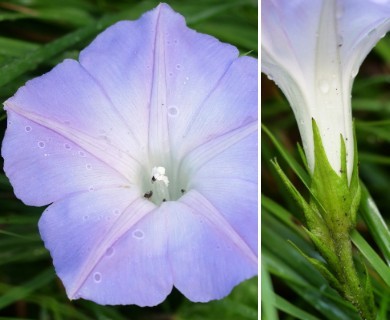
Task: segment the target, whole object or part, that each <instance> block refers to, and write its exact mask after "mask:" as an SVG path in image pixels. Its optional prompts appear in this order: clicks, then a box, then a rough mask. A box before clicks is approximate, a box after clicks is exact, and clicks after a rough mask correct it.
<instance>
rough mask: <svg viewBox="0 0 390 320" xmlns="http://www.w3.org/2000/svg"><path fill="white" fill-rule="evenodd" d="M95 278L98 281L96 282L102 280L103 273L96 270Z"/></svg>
mask: <svg viewBox="0 0 390 320" xmlns="http://www.w3.org/2000/svg"><path fill="white" fill-rule="evenodd" d="M93 280H94V281H95V282H96V283H99V282H100V281H102V275H101V273H100V272H95V273H94V275H93Z"/></svg>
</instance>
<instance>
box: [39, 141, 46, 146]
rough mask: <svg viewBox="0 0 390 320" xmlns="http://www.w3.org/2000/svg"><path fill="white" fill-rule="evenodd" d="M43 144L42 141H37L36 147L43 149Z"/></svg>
mask: <svg viewBox="0 0 390 320" xmlns="http://www.w3.org/2000/svg"><path fill="white" fill-rule="evenodd" d="M45 145H46V144H45V143H44V142H43V141H38V147H39V148H44V147H45Z"/></svg>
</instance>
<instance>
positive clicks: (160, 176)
mask: <svg viewBox="0 0 390 320" xmlns="http://www.w3.org/2000/svg"><path fill="white" fill-rule="evenodd" d="M152 178H154V179H156V180H157V181H162V182H164V183H165V185H166V186H168V184H169V180H168V177H167V176H166V175H165V168H164V167H154V168H153V169H152Z"/></svg>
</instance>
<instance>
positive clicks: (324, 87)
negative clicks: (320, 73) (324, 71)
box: [319, 79, 329, 94]
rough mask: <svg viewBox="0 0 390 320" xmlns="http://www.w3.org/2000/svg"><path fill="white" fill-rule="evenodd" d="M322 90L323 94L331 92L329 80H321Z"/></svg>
mask: <svg viewBox="0 0 390 320" xmlns="http://www.w3.org/2000/svg"><path fill="white" fill-rule="evenodd" d="M319 86H320V91H321V92H322V93H323V94H327V93H328V92H329V82H328V81H327V80H324V79H323V80H321V81H320V83H319Z"/></svg>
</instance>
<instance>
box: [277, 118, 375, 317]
mask: <svg viewBox="0 0 390 320" xmlns="http://www.w3.org/2000/svg"><path fill="white" fill-rule="evenodd" d="M312 125H313V137H314V148H315V152H314V154H315V166H314V171H313V173H312V174H311V185H310V194H311V197H310V201H309V202H306V200H305V199H304V198H303V197H302V196H301V194H300V193H299V191H298V190H297V189H296V188H295V187H294V186H293V184H292V183H291V182H290V181H289V180H288V178H287V176H286V175H285V174H284V172H283V171H282V169H281V168H280V166H279V165H278V163H277V162H276V161H273V164H274V166H275V168H276V170H277V172H278V174H279V175H280V176H281V178H282V180H283V182H284V183H285V184H286V186H287V188H288V189H289V191H290V192H291V194H292V195H293V197H294V198H295V200H297V202H298V203H299V205H300V207H301V208H302V210H303V212H304V215H305V220H306V224H307V228H305V231H306V233H307V234H308V236H309V237H310V239H311V240H312V241H313V243H314V244H315V246H316V248H317V250H318V251H319V252H320V254H321V256H322V257H323V258H324V261H325V262H323V261H319V260H317V259H314V258H311V257H308V256H307V255H306V254H304V253H303V252H302V251H301V250H300V249H298V248H297V250H298V251H300V252H301V254H303V255H304V256H305V257H306V258H307V259H308V261H309V262H310V263H311V264H312V265H313V266H314V267H315V268H316V269H317V270H318V271H319V272H320V273H321V274H322V275H323V276H324V277H325V278H326V279H327V280H328V282H329V284H330V285H331V286H332V287H333V288H334V289H335V290H337V291H338V292H339V293H340V295H341V296H343V297H344V298H345V299H346V300H348V301H349V302H351V303H352V304H353V305H354V306H355V308H356V309H357V311H358V312H359V314H360V316H361V317H362V319H375V306H374V300H373V293H372V288H371V284H370V281H369V277H368V276H367V274H366V271H365V268H364V266H362V265H359V264H357V263H355V261H354V259H353V247H352V243H351V239H350V232H351V231H352V230H353V229H354V227H355V225H356V214H357V210H358V207H359V202H360V194H361V191H360V185H359V178H358V161H357V150H356V145H355V154H354V165H353V172H352V177H351V181H350V182H348V177H347V171H346V157H347V155H346V148H345V144H344V139H343V137H340V140H341V150H340V154H341V169H340V171H339V172H336V171H334V169H333V168H332V167H331V165H330V164H329V161H328V158H327V156H326V153H325V149H324V146H323V144H322V140H321V137H320V133H319V129H318V127H317V125H316V122H315V121H314V120H313V121H312ZM360 270H363V271H360Z"/></svg>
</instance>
